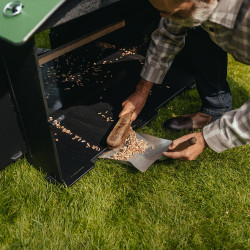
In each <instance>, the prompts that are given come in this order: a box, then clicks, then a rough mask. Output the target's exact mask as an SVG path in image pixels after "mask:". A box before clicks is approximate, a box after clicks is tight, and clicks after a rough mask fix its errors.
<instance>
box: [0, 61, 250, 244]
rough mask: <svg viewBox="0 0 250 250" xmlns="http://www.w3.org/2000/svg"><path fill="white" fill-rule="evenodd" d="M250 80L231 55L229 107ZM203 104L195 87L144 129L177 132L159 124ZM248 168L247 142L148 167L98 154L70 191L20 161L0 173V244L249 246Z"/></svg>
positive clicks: (249, 70)
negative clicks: (139, 168)
mask: <svg viewBox="0 0 250 250" xmlns="http://www.w3.org/2000/svg"><path fill="white" fill-rule="evenodd" d="M249 79H250V67H249V66H245V65H242V64H239V63H237V62H235V61H234V60H233V59H232V58H231V57H229V72H228V80H229V83H230V86H231V90H232V94H233V100H234V102H233V106H234V108H236V107H239V106H240V105H241V104H243V103H244V102H246V101H247V100H249V96H250V85H249ZM191 100H192V101H191ZM199 107H200V100H199V96H198V93H197V90H196V89H193V90H190V91H188V92H185V93H182V94H181V95H179V96H178V97H176V98H175V99H174V100H172V101H171V102H169V103H168V104H167V105H166V107H164V108H162V109H161V110H160V111H159V116H158V117H157V118H155V119H154V120H153V121H152V122H151V123H150V125H149V126H147V127H144V128H143V129H141V130H140V131H141V132H144V133H148V134H151V135H154V136H158V137H162V138H167V139H174V138H177V137H180V136H181V135H183V134H185V132H182V133H173V132H168V133H167V132H164V131H163V130H162V129H161V124H162V123H163V121H164V120H165V119H166V118H169V117H173V116H177V115H181V114H185V113H190V112H194V111H197V109H199ZM249 170H250V146H249V145H248V146H243V147H240V148H235V149H232V150H228V151H225V152H223V153H221V154H217V153H215V152H213V151H212V150H211V149H206V151H205V152H204V153H203V154H202V155H200V156H199V157H198V158H197V160H195V161H193V162H183V161H174V160H165V161H163V162H159V163H155V164H154V165H153V166H152V167H151V168H150V169H149V170H148V171H146V172H145V173H140V172H138V171H137V170H135V169H134V168H132V167H127V166H124V165H121V164H117V163H115V162H113V161H110V160H98V161H97V163H96V167H95V168H94V169H93V170H91V171H90V172H89V173H88V174H87V175H85V176H84V177H83V178H81V179H80V180H79V181H78V182H77V183H76V184H74V185H73V186H72V187H70V188H68V187H63V186H61V185H52V184H49V183H48V182H47V181H46V180H45V178H44V176H45V175H44V173H42V172H39V171H38V170H36V169H35V168H34V167H33V166H31V165H29V163H28V162H27V161H26V159H22V160H19V161H18V162H16V163H15V164H12V165H10V166H8V167H7V168H5V169H4V170H3V171H1V172H0V225H1V226H0V249H20V248H24V249H175V248H185V249H186V248H194V249H214V248H218V249H249V248H250V227H249V222H250V220H249V219H250V211H249V209H250V197H249V193H250V175H249V172H250V171H249Z"/></svg>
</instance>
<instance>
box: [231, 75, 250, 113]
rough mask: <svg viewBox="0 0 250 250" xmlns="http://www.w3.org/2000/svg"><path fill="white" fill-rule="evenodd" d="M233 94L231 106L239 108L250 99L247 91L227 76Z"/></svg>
mask: <svg viewBox="0 0 250 250" xmlns="http://www.w3.org/2000/svg"><path fill="white" fill-rule="evenodd" d="M227 80H228V83H229V85H230V89H231V93H232V96H233V108H234V109H235V108H239V107H240V106H241V105H243V104H244V103H245V102H247V101H248V100H249V99H250V95H249V91H247V89H246V88H244V87H242V86H240V85H239V83H238V82H236V81H235V80H234V79H233V78H232V77H228V78H227Z"/></svg>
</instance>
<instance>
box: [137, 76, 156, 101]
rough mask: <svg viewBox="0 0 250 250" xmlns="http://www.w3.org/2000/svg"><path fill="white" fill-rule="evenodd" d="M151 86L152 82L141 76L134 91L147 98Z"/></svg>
mask: <svg viewBox="0 0 250 250" xmlns="http://www.w3.org/2000/svg"><path fill="white" fill-rule="evenodd" d="M152 87H153V83H152V82H149V81H147V80H144V79H143V78H141V80H140V81H139V83H138V84H137V86H136V92H137V93H138V94H140V95H142V96H144V97H146V98H147V97H148V95H149V93H150V91H151V89H152Z"/></svg>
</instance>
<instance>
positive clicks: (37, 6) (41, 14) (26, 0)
mask: <svg viewBox="0 0 250 250" xmlns="http://www.w3.org/2000/svg"><path fill="white" fill-rule="evenodd" d="M64 1H65V0H22V3H23V6H24V7H23V11H22V13H21V14H18V15H16V16H13V17H6V16H4V14H3V9H4V7H5V5H6V4H7V3H9V2H11V1H10V0H2V1H0V38H2V39H4V40H7V41H9V42H12V43H15V44H21V43H24V42H26V41H27V40H28V38H30V37H31V36H32V34H33V33H34V32H35V31H36V30H37V29H38V28H39V27H40V25H41V24H42V23H43V22H44V21H45V20H46V19H47V18H48V17H49V16H50V15H51V14H52V13H53V12H54V11H55V10H56V9H57V8H58V7H59V6H60V5H61V4H62V3H63V2H64Z"/></svg>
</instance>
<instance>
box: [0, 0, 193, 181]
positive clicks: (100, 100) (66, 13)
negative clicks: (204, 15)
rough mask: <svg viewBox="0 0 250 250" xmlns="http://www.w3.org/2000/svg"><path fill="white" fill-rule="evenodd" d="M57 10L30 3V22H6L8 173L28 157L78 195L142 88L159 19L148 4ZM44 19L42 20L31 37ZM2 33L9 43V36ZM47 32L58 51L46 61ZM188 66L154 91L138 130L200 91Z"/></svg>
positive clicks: (179, 65)
mask: <svg viewBox="0 0 250 250" xmlns="http://www.w3.org/2000/svg"><path fill="white" fill-rule="evenodd" d="M48 2H50V6H48V4H46V1H45V2H43V3H36V4H35V5H34V3H33V2H32V1H31V0H27V1H23V3H22V4H23V8H22V13H20V14H18V15H16V16H13V17H4V16H2V17H1V19H0V21H1V24H0V38H1V57H0V59H1V60H0V69H1V78H0V80H1V85H2V86H4V87H3V88H1V90H0V91H1V92H0V113H1V117H2V120H1V123H0V138H1V140H0V146H1V153H0V166H1V168H4V167H5V166H6V165H8V164H9V163H11V162H13V161H15V160H17V159H19V158H20V157H22V156H23V155H26V156H27V159H28V160H29V161H30V163H31V164H33V165H34V166H35V167H37V168H41V169H43V170H44V171H45V172H46V173H47V174H48V178H49V179H51V180H57V181H59V182H62V183H65V184H67V185H71V184H73V183H74V182H75V181H77V180H78V179H79V178H80V177H81V176H83V175H84V174H85V173H87V172H88V171H89V170H90V169H91V168H93V167H94V159H95V158H96V157H97V156H98V155H99V154H100V153H101V152H102V151H104V150H105V149H106V143H105V141H106V137H107V135H108V134H109V132H110V131H111V129H112V128H113V126H114V125H115V123H116V121H117V120H118V114H119V112H120V111H121V103H122V101H123V100H124V99H125V98H126V97H128V96H129V95H130V94H131V93H132V92H133V91H134V89H135V86H136V84H137V82H138V80H139V77H140V71H141V68H142V66H143V62H144V58H145V55H146V51H147V48H148V46H149V42H150V35H151V33H152V31H153V30H154V29H155V28H156V27H157V25H158V21H159V14H158V13H157V12H156V11H155V10H154V9H153V8H152V7H151V6H150V4H149V3H148V1H143V0H140V1H131V0H122V1H118V0H116V1H115V0H113V1H101V0H99V1H97V0H96V1H85V0H82V1H76V0H74V1H73V0H71V1H65V2H64V1H58V0H57V1H54V3H53V4H52V2H53V1H48ZM7 3H8V1H2V2H1V3H0V8H4V6H5V5H6V4H7ZM29 5H33V6H30V7H29ZM29 11H31V12H32V11H33V12H32V13H29ZM36 12H39V13H40V12H43V15H42V14H41V15H40V17H39V18H38V19H39V20H38V21H36V22H34V24H32V25H30V27H29V28H27V27H26V26H25V28H24V26H23V25H24V23H25V22H30V20H34V19H36V18H33V16H36ZM36 17H37V16H36ZM15 18H18V20H19V21H16V20H14V19H15ZM23 19H26V20H25V21H24V22H23V23H22V20H23ZM12 20H14V21H12ZM12 22H13V23H12ZM3 25H5V26H6V25H7V26H8V25H9V31H8V32H9V33H8V32H7V33H4V32H2V33H1V30H2V29H1V26H3ZM19 29H25V31H24V32H21V33H22V35H20V36H19V37H18V35H13V34H12V33H11V32H15V31H16V30H19ZM45 29H50V42H51V50H49V51H46V52H45V51H44V50H42V53H41V50H38V49H37V48H36V47H35V43H34V38H33V35H34V34H35V33H36V32H40V31H42V30H45ZM22 31H23V30H22ZM12 35H13V36H12ZM188 57H189V56H188V52H187V50H185V49H184V50H183V52H182V53H181V54H180V55H178V57H177V58H176V60H175V62H174V64H173V65H172V67H171V70H170V71H169V72H168V74H167V76H166V78H165V79H164V84H162V85H156V86H154V87H153V89H152V93H151V95H150V96H149V99H148V101H147V104H146V106H145V108H144V109H143V111H142V113H141V114H140V115H139V117H138V119H137V120H136V121H135V122H134V124H133V126H134V127H135V128H139V127H142V126H144V125H145V124H147V123H148V122H149V121H151V120H152V119H153V118H154V117H155V116H156V115H157V109H158V108H159V107H161V106H162V105H164V104H165V103H166V102H167V101H169V100H170V99H171V98H173V97H174V96H175V95H177V94H178V93H180V92H181V91H183V90H184V89H185V88H187V87H190V86H192V85H193V84H194V78H193V75H192V70H191V68H188V66H187V65H189V64H188Z"/></svg>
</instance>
